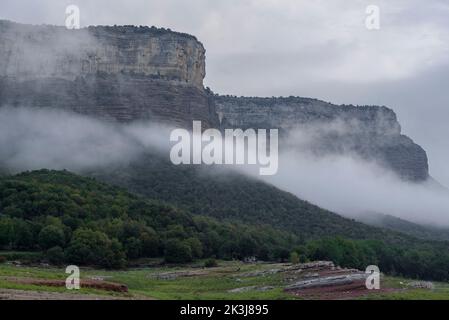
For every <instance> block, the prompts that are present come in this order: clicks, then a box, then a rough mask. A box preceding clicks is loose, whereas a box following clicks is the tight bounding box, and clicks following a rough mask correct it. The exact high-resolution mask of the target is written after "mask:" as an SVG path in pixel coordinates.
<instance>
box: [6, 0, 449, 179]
mask: <svg viewBox="0 0 449 320" xmlns="http://www.w3.org/2000/svg"><path fill="white" fill-rule="evenodd" d="M68 4H76V5H78V6H79V8H80V10H81V25H82V26H88V25H99V24H103V25H113V24H117V25H120V24H134V25H150V26H151V25H155V26H159V27H168V28H171V29H173V30H176V31H182V32H187V33H191V34H194V35H195V36H197V37H198V39H199V40H200V41H201V42H203V44H204V46H205V48H206V50H207V76H206V80H205V84H206V85H207V86H210V87H211V88H212V89H213V90H214V91H215V92H218V93H223V94H226V93H229V94H236V95H251V96H254V95H258V96H278V95H287V96H289V95H299V96H306V97H314V98H319V99H323V100H326V101H330V102H334V103H346V104H350V103H352V104H378V105H386V106H389V107H391V108H393V109H394V110H395V111H396V112H397V114H398V116H399V120H400V122H401V124H402V127H403V131H404V133H406V134H408V135H409V136H410V137H412V138H413V139H414V140H415V141H416V142H417V143H419V144H421V145H422V146H423V147H424V148H425V149H426V151H427V152H428V155H429V158H430V166H431V174H432V175H433V176H434V177H435V178H436V179H437V180H439V181H440V182H442V183H443V184H445V185H447V186H449V169H448V168H447V164H448V163H449V150H448V149H449V143H448V142H447V141H446V139H447V138H448V137H449V125H448V124H447V121H448V120H449V90H448V84H449V19H448V17H449V2H448V1H447V0H427V1H422V0H388V1H387V0H367V1H366V0H332V1H329V0H189V1H186V0H163V1H162V0H159V1H154V0H126V1H125V0H123V1H119V0H71V1H66V0H1V2H0V18H1V19H8V20H13V21H16V22H23V23H33V24H42V23H47V24H57V25H64V21H65V8H66V6H67V5H68ZM368 5H377V6H379V8H380V10H381V11H380V19H381V20H380V29H379V30H368V29H367V28H366V26H365V19H366V17H367V14H366V12H365V10H366V8H367V6H368Z"/></svg>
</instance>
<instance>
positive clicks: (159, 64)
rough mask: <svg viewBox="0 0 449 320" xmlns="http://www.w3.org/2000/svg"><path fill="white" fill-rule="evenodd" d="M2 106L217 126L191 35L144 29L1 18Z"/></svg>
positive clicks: (200, 48) (201, 50)
mask: <svg viewBox="0 0 449 320" xmlns="http://www.w3.org/2000/svg"><path fill="white" fill-rule="evenodd" d="M0 39H1V41H0V85H1V86H0V104H1V105H29V106H34V107H35V106H39V107H57V108H65V109H70V110H75V111H77V112H80V113H84V114H89V115H96V116H99V117H102V118H108V119H115V120H119V121H133V120H142V119H152V120H156V121H165V122H170V123H174V124H177V125H183V126H188V125H189V124H190V126H191V123H192V120H194V119H196V120H202V121H203V122H204V123H205V125H206V126H212V125H216V121H217V117H216V114H215V111H214V109H213V105H211V104H210V103H209V100H208V96H207V94H206V92H205V90H204V87H203V79H204V76H205V50H204V47H203V45H202V44H201V43H200V42H199V41H197V39H196V38H195V37H193V36H190V35H186V34H182V33H176V32H172V31H169V30H165V29H157V28H154V27H153V28H148V27H132V26H124V27H89V28H85V29H81V30H67V29H66V28H64V27H54V26H29V25H21V24H16V23H12V22H7V21H0Z"/></svg>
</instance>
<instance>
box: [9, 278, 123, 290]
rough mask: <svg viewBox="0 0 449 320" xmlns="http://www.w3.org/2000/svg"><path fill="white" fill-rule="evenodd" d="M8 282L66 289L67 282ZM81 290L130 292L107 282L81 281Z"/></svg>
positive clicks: (18, 279) (29, 279)
mask: <svg viewBox="0 0 449 320" xmlns="http://www.w3.org/2000/svg"><path fill="white" fill-rule="evenodd" d="M7 280H8V281H13V282H16V283H22V284H31V285H38V286H49V287H65V286H66V283H65V280H45V279H34V278H8V279H7ZM80 286H81V288H90V289H98V290H105V291H114V292H128V287H127V286H126V285H124V284H119V283H112V282H105V281H99V280H84V279H82V280H80Z"/></svg>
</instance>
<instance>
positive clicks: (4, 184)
mask: <svg viewBox="0 0 449 320" xmlns="http://www.w3.org/2000/svg"><path fill="white" fill-rule="evenodd" d="M295 243H298V241H297V239H296V237H294V236H293V235H292V234H289V233H285V232H280V231H277V230H275V229H273V228H271V227H268V226H247V225H244V224H241V223H223V222H218V221H216V220H214V219H213V218H209V217H203V216H194V217H193V216H191V215H189V214H187V213H184V212H183V211H180V210H178V209H176V208H174V207H172V206H169V205H165V204H162V203H160V202H157V201H148V200H145V199H143V198H141V197H137V196H135V195H132V194H129V193H128V192H126V191H124V190H122V189H120V188H117V187H111V186H108V185H105V184H102V183H99V182H96V181H95V180H93V179H91V178H83V177H79V176H76V175H74V174H71V173H69V172H57V171H48V170H41V171H35V172H30V173H23V174H20V175H17V176H14V177H8V178H3V179H0V247H1V248H2V249H7V250H27V251H30V250H31V251H42V252H45V255H46V256H47V259H48V260H49V261H50V262H51V263H54V264H59V263H75V264H80V265H98V266H102V267H108V268H120V267H124V266H126V264H127V262H128V261H129V260H131V259H137V258H143V257H164V258H165V260H166V261H167V262H175V263H181V262H189V261H192V260H194V259H197V258H219V259H234V258H235V259H242V258H244V257H247V256H257V257H259V258H260V259H265V260H277V259H283V258H285V257H286V256H287V257H288V254H289V250H291V248H292V245H294V244H295Z"/></svg>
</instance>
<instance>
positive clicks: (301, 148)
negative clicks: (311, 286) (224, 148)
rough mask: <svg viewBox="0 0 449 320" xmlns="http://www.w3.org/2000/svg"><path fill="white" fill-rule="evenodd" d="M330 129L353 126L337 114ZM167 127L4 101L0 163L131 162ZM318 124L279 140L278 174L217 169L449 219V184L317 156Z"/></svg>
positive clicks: (156, 143)
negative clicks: (283, 143)
mask: <svg viewBox="0 0 449 320" xmlns="http://www.w3.org/2000/svg"><path fill="white" fill-rule="evenodd" d="M329 128H330V129H329ZM355 128H358V127H357V126H355ZM328 130H333V131H338V132H340V133H341V132H343V133H345V132H347V130H354V129H353V128H350V129H348V128H347V127H345V126H343V125H342V123H341V122H336V123H335V124H334V125H332V126H328ZM170 132H171V129H170V128H168V127H164V126H160V125H157V124H154V123H143V122H142V123H133V124H113V123H107V122H103V121H99V120H95V119H92V118H88V117H84V116H81V115H78V114H74V113H68V112H63V111H56V110H47V109H31V108H0V167H2V168H7V169H8V171H9V172H19V171H23V170H33V169H41V168H49V169H68V170H71V171H75V172H82V171H83V170H88V169H93V168H96V167H99V166H108V165H114V164H127V163H130V162H132V161H133V160H134V159H136V158H137V157H138V156H139V155H140V154H141V153H142V152H146V151H148V150H153V151H154V150H158V151H160V152H163V154H166V155H167V158H168V155H169V152H170V148H169V147H170V142H169V137H170ZM319 132H324V131H321V130H320V128H319V127H308V128H307V129H303V130H302V131H301V130H299V131H298V132H296V133H295V135H296V137H297V138H298V137H299V136H302V140H301V141H299V140H296V141H297V142H298V143H297V144H296V147H295V148H294V149H293V148H289V149H288V151H286V150H285V149H282V147H281V148H280V150H281V153H280V155H279V171H278V173H277V174H276V175H273V176H265V177H263V176H260V175H259V174H258V172H259V171H258V166H250V167H248V166H228V167H226V168H225V169H224V170H217V172H221V173H223V172H224V173H226V170H229V169H230V170H237V171H239V172H241V173H244V174H247V175H251V176H253V177H257V178H258V179H263V180H264V181H266V182H268V183H271V184H273V185H275V186H276V187H278V188H280V189H282V190H286V191H289V192H291V193H293V194H295V195H297V196H298V197H299V198H301V199H304V200H308V201H310V202H312V203H315V204H317V205H319V206H321V207H323V208H326V209H329V210H332V211H334V212H337V213H339V214H341V215H343V216H348V217H359V216H360V215H363V214H372V213H382V214H389V215H393V216H396V217H400V218H403V219H406V220H410V221H413V222H417V223H426V224H434V225H439V226H449V196H448V191H446V190H445V189H442V188H440V187H438V186H436V185H435V184H433V183H432V182H427V183H422V184H416V183H408V182H405V181H403V180H401V179H399V178H398V177H397V176H396V175H395V174H394V173H393V172H391V171H389V170H388V169H386V168H383V167H382V166H381V165H380V164H379V163H375V162H370V161H366V160H364V159H362V158H360V157H357V156H356V155H354V154H351V153H350V152H348V153H345V154H340V155H335V154H334V155H323V154H321V155H320V156H317V155H316V153H313V152H311V150H310V145H311V144H313V141H314V140H315V139H317V138H319ZM299 142H301V143H299ZM282 150H284V151H282ZM251 152H253V151H251Z"/></svg>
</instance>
